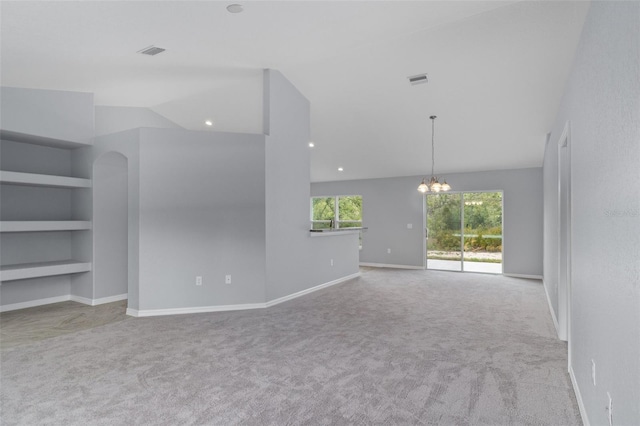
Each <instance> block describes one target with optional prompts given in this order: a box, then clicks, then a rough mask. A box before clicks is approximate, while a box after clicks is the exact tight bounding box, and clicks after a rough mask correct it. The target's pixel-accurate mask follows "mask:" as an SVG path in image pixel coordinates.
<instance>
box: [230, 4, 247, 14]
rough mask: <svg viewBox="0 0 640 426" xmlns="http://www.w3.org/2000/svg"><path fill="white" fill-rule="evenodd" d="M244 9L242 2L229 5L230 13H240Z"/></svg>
mask: <svg viewBox="0 0 640 426" xmlns="http://www.w3.org/2000/svg"><path fill="white" fill-rule="evenodd" d="M243 10H244V7H242V5H241V4H230V5H229V6H227V11H228V12H229V13H240V12H242V11H243Z"/></svg>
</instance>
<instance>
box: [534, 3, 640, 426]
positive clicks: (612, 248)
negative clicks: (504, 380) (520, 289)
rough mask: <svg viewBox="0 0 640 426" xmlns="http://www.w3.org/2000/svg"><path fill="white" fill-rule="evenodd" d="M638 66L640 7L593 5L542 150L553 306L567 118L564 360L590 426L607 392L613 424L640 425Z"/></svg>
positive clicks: (600, 419) (603, 420) (603, 416)
mask: <svg viewBox="0 0 640 426" xmlns="http://www.w3.org/2000/svg"><path fill="white" fill-rule="evenodd" d="M639 70H640V3H638V2H593V3H592V5H591V8H590V11H589V15H588V17H587V21H586V23H585V26H584V29H583V33H582V37H581V40H580V44H579V47H578V51H577V54H576V59H575V63H574V67H573V71H572V74H571V77H570V79H569V82H568V85H567V87H566V90H565V94H564V98H563V101H562V104H561V107H560V110H559V113H558V115H557V119H556V121H555V124H554V126H553V129H552V133H551V139H550V143H549V146H548V147H547V152H546V154H545V163H544V168H545V186H544V189H545V221H546V223H545V268H546V269H545V285H546V286H547V291H548V293H549V296H550V298H551V299H552V304H553V305H554V309H556V310H557V303H556V300H557V294H554V291H555V286H554V284H553V280H554V279H555V277H556V275H557V270H558V269H557V264H558V263H557V262H558V259H557V254H558V253H557V246H558V238H557V235H558V231H559V230H558V229H557V223H558V221H557V214H558V213H557V210H558V206H557V188H558V185H557V161H558V160H557V148H556V144H557V141H558V139H559V138H560V136H561V134H562V131H563V128H564V126H565V124H566V123H567V121H569V122H570V127H571V139H570V149H571V183H572V187H571V194H572V200H571V202H572V206H571V207H572V232H571V236H572V238H571V246H572V264H571V275H572V283H571V296H570V304H571V312H570V315H569V319H570V324H571V328H570V334H569V345H570V351H569V354H570V360H569V362H570V367H571V369H572V371H573V374H574V376H575V381H576V384H577V394H578V395H579V396H581V399H582V402H583V404H584V408H585V409H586V414H587V417H588V420H589V422H590V423H591V424H594V425H596V424H598V425H599V424H608V423H609V421H608V418H607V411H606V410H605V409H604V407H606V406H607V403H608V397H607V392H609V393H610V395H611V397H612V399H613V424H619V425H632V424H633V425H635V424H640V403H639V401H640V260H639V259H640V172H639V171H638V170H639V165H640V143H639V142H638V141H640V84H638V81H639V80H638V79H639V74H640V71H639ZM547 266H549V267H548V268H547ZM556 312H557V311H556ZM591 360H594V361H595V363H596V376H597V380H596V385H595V386H594V385H593V383H592V381H591Z"/></svg>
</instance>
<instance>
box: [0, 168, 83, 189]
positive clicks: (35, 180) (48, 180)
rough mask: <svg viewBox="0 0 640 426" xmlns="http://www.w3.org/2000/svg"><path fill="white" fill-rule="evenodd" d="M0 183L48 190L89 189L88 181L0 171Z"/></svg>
mask: <svg viewBox="0 0 640 426" xmlns="http://www.w3.org/2000/svg"><path fill="white" fill-rule="evenodd" d="M0 183H1V184H11V185H24V186H42V187H50V188H91V180H90V179H82V178H74V177H67V176H54V175H41V174H37V173H22V172H9V171H0Z"/></svg>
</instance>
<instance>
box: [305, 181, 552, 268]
mask: <svg viewBox="0 0 640 426" xmlns="http://www.w3.org/2000/svg"><path fill="white" fill-rule="evenodd" d="M421 179H422V176H413V177H398V178H383V179H366V180H353V181H339V182H319V183H313V184H312V185H311V194H312V195H314V196H322V195H362V219H363V226H366V227H368V228H369V230H368V231H367V232H365V233H364V234H363V243H362V245H363V247H362V251H361V253H360V261H361V262H363V263H379V264H391V265H402V266H410V267H423V266H424V259H425V240H424V201H423V196H422V194H420V193H419V192H418V191H417V187H418V184H419V183H420V181H421ZM446 179H447V182H449V183H450V184H451V186H452V187H453V189H454V190H455V191H484V190H494V191H499V190H502V191H504V198H503V204H504V211H503V222H504V224H503V230H504V241H503V251H504V265H503V270H504V273H505V274H520V275H533V276H542V224H543V219H542V212H543V210H542V169H539V168H531V169H518V170H498V171H491V172H477V173H454V174H448V175H446ZM407 224H412V225H413V228H412V229H407ZM388 248H390V249H391V254H389V253H387V249H388Z"/></svg>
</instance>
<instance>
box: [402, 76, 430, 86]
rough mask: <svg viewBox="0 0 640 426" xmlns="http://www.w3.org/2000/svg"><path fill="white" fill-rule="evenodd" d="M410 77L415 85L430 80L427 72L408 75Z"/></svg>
mask: <svg viewBox="0 0 640 426" xmlns="http://www.w3.org/2000/svg"><path fill="white" fill-rule="evenodd" d="M407 78H408V79H409V84H411V85H412V86H415V85H416V84H422V83H427V82H428V81H429V80H428V79H427V74H418V75H412V76H411V77H407Z"/></svg>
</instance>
